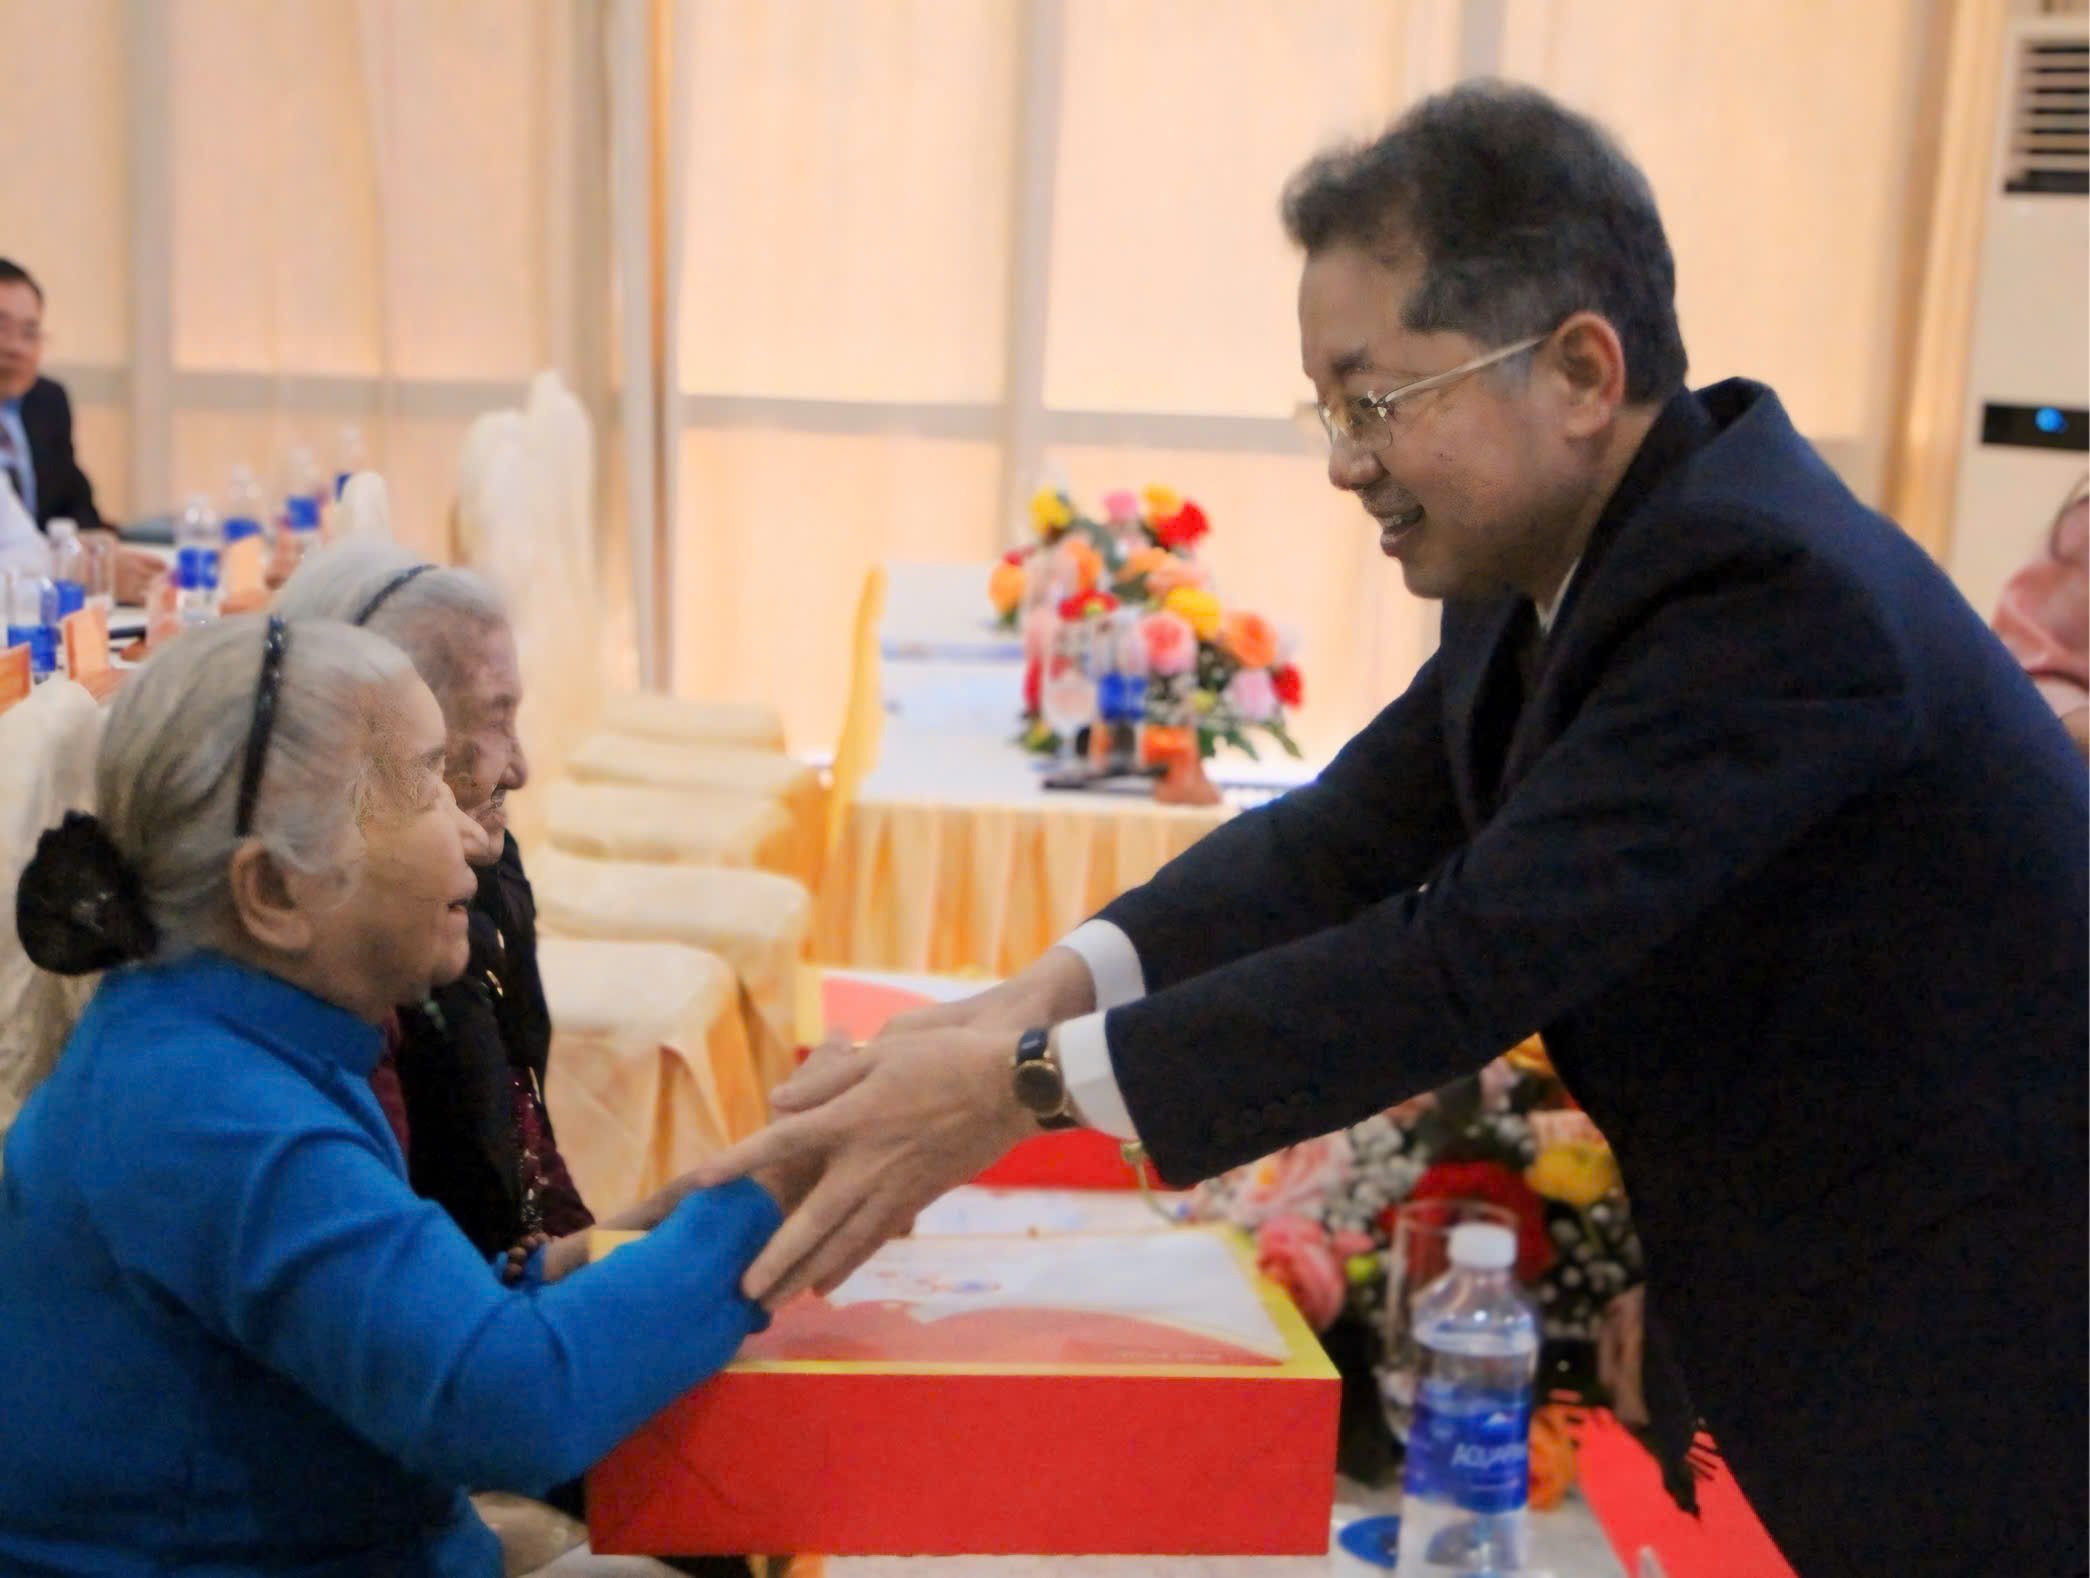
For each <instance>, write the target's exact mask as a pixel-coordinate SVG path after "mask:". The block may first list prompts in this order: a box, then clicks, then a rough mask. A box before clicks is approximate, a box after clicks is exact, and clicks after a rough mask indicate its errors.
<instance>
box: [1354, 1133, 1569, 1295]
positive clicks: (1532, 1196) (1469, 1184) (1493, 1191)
mask: <svg viewBox="0 0 2090 1578" xmlns="http://www.w3.org/2000/svg"><path fill="white" fill-rule="evenodd" d="M1408 1198H1409V1199H1410V1200H1485V1201H1487V1203H1488V1204H1489V1205H1499V1206H1501V1207H1502V1208H1503V1209H1504V1210H1505V1211H1508V1212H1509V1213H1510V1214H1511V1215H1513V1216H1515V1217H1516V1219H1517V1278H1518V1280H1519V1281H1522V1282H1535V1281H1536V1280H1538V1278H1540V1277H1542V1276H1544V1275H1545V1274H1546V1271H1547V1268H1549V1267H1550V1266H1551V1265H1552V1264H1553V1239H1552V1235H1551V1234H1549V1233H1548V1232H1547V1231H1546V1207H1545V1202H1543V1201H1542V1200H1540V1199H1539V1197H1538V1195H1537V1194H1536V1193H1535V1192H1534V1191H1533V1189H1532V1187H1531V1185H1530V1184H1528V1183H1526V1182H1525V1181H1524V1180H1523V1179H1522V1178H1521V1177H1519V1176H1518V1175H1517V1174H1516V1173H1513V1172H1511V1171H1510V1170H1509V1169H1508V1168H1507V1167H1505V1166H1503V1165H1502V1163H1500V1162H1438V1163H1436V1164H1435V1165H1433V1166H1431V1167H1429V1168H1426V1169H1425V1170H1424V1172H1423V1175H1422V1176H1421V1177H1420V1178H1418V1179H1416V1180H1415V1188H1414V1189H1413V1190H1412V1191H1411V1192H1410V1193H1409V1195H1408ZM1398 1209H1399V1207H1398V1206H1389V1207H1388V1208H1387V1212H1386V1213H1385V1214H1383V1215H1382V1216H1381V1218H1380V1220H1381V1222H1382V1224H1383V1225H1385V1226H1386V1228H1387V1230H1388V1231H1389V1232H1390V1231H1391V1230H1392V1213H1393V1212H1395V1211H1397V1210H1398Z"/></svg>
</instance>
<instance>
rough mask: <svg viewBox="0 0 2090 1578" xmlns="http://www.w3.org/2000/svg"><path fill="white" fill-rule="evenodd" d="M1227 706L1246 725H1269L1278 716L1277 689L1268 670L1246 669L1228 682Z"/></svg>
mask: <svg viewBox="0 0 2090 1578" xmlns="http://www.w3.org/2000/svg"><path fill="white" fill-rule="evenodd" d="M1226 704H1227V705H1228V706H1229V707H1231V708H1232V709H1233V710H1234V715H1235V716H1236V717H1238V718H1240V719H1241V721H1242V722H1244V723H1268V722H1269V721H1270V720H1271V719H1272V718H1274V717H1276V716H1277V687H1276V686H1275V685H1274V684H1272V683H1271V681H1270V671H1269V670H1268V669H1266V668H1244V669H1242V670H1241V671H1240V672H1239V673H1237V674H1235V675H1234V677H1233V678H1232V679H1230V680H1228V681H1227V686H1226Z"/></svg>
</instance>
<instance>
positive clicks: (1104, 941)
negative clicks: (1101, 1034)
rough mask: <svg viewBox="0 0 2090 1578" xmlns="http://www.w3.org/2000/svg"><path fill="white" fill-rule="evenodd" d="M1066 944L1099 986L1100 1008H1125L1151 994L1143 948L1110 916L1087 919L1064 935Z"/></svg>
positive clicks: (1063, 938)
mask: <svg viewBox="0 0 2090 1578" xmlns="http://www.w3.org/2000/svg"><path fill="white" fill-rule="evenodd" d="M1059 945H1060V946H1061V947H1062V948H1066V949H1070V950H1072V951H1073V952H1075V953H1078V954H1080V955H1081V962H1082V963H1083V964H1085V965H1087V966H1088V967H1089V979H1090V980H1091V981H1092V982H1094V983H1095V987H1096V1007H1097V1008H1098V1009H1108V1008H1122V1007H1124V1006H1125V1004H1127V1003H1136V1002H1138V1001H1139V1000H1140V999H1141V998H1142V997H1144V996H1146V995H1147V974H1146V971H1145V970H1143V969H1141V968H1140V964H1139V950H1138V949H1137V948H1135V947H1133V946H1132V939H1131V938H1130V937H1127V936H1126V935H1125V933H1124V929H1123V928H1122V927H1119V926H1114V925H1112V924H1111V923H1110V922H1109V921H1107V920H1092V921H1083V922H1082V923H1081V924H1080V925H1079V926H1076V927H1075V928H1074V929H1073V930H1072V931H1070V932H1068V933H1067V935H1066V936H1064V937H1062V938H1061V939H1060V942H1059Z"/></svg>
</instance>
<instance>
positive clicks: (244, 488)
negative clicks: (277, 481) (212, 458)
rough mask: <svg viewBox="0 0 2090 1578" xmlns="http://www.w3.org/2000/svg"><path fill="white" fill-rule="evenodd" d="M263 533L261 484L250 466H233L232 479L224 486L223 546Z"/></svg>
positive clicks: (229, 545)
mask: <svg viewBox="0 0 2090 1578" xmlns="http://www.w3.org/2000/svg"><path fill="white" fill-rule="evenodd" d="M263 535H265V533H264V531H263V528H262V524H261V484H260V483H258V482H256V481H255V480H254V473H253V471H252V470H251V469H250V468H248V467H246V466H244V465H241V466H234V467H233V468H232V480H231V481H230V482H229V483H227V484H226V486H225V546H226V547H227V548H230V547H231V546H232V545H233V544H234V543H236V542H243V541H245V540H246V539H247V538H249V537H260V536H263Z"/></svg>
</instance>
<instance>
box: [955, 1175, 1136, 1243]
mask: <svg viewBox="0 0 2090 1578" xmlns="http://www.w3.org/2000/svg"><path fill="white" fill-rule="evenodd" d="M1156 1199H1157V1200H1158V1201H1159V1202H1160V1204H1161V1206H1162V1208H1163V1209H1164V1210H1166V1209H1168V1208H1169V1207H1170V1206H1171V1204H1172V1203H1173V1201H1174V1199H1175V1197H1174V1196H1172V1195H1158V1196H1156ZM1174 1225H1175V1224H1174V1223H1171V1222H1165V1221H1163V1220H1162V1219H1161V1218H1160V1217H1159V1216H1158V1215H1156V1214H1155V1212H1154V1209H1153V1207H1151V1206H1149V1205H1148V1204H1147V1203H1146V1201H1145V1200H1144V1199H1142V1198H1141V1197H1140V1196H1139V1195H1138V1194H1137V1193H1135V1192H1133V1191H1132V1190H1129V1189H986V1188H980V1187H978V1186H976V1185H971V1184H967V1185H964V1186H963V1187H960V1188H957V1189H953V1190H952V1191H951V1192H950V1193H949V1194H947V1195H944V1196H943V1197H942V1198H941V1199H939V1200H936V1201H934V1202H932V1203H931V1204H930V1205H928V1206H927V1207H926V1208H924V1209H923V1211H922V1213H921V1214H920V1215H919V1216H917V1217H916V1218H915V1219H914V1234H913V1236H914V1237H916V1238H951V1237H965V1236H968V1235H970V1236H979V1235H983V1234H984V1235H987V1236H990V1237H996V1238H1007V1237H1013V1236H1015V1235H1016V1234H1019V1233H1166V1232H1168V1231H1170V1229H1171V1228H1172V1227H1173V1226H1174Z"/></svg>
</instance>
